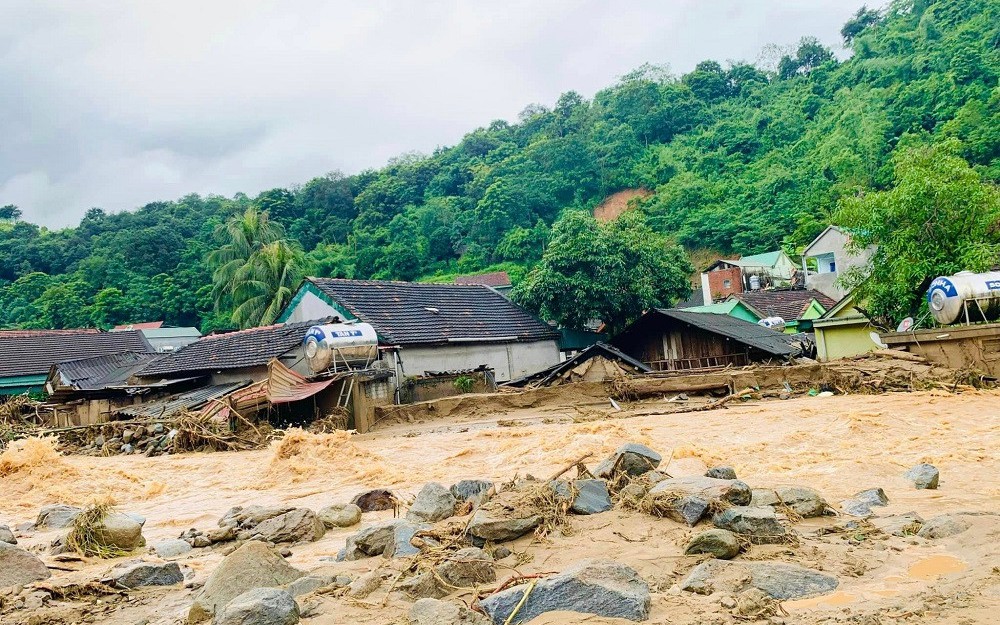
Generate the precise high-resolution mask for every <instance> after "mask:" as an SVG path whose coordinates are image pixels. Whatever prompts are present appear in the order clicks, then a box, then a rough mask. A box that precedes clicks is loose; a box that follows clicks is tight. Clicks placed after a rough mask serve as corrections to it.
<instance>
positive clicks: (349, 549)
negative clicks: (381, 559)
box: [343, 519, 416, 560]
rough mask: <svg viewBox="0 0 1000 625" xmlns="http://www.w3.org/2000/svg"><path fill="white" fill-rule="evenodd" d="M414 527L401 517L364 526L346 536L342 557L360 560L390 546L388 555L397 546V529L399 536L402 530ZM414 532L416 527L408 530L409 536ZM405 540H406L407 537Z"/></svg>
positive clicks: (376, 554)
mask: <svg viewBox="0 0 1000 625" xmlns="http://www.w3.org/2000/svg"><path fill="white" fill-rule="evenodd" d="M415 527H416V526H415V525H414V524H413V523H410V522H409V521H405V520H403V519H390V520H388V521H382V522H381V523H376V524H375V525H371V526H369V527H366V528H364V529H362V530H361V531H359V532H358V533H357V534H354V535H353V536H350V537H348V539H347V544H346V545H345V547H344V552H343V553H344V558H343V559H345V560H360V559H362V558H371V557H373V556H380V555H383V554H384V553H386V550H387V548H389V547H390V546H391V547H392V550H390V551H389V555H392V554H393V552H394V551H395V550H396V548H397V547H398V544H397V530H400V532H401V534H400V536H401V535H402V532H406V531H408V528H415ZM400 528H402V529H400ZM414 532H416V529H413V530H412V531H410V537H412V536H413V533H414ZM406 540H407V542H408V541H409V538H407V539H406Z"/></svg>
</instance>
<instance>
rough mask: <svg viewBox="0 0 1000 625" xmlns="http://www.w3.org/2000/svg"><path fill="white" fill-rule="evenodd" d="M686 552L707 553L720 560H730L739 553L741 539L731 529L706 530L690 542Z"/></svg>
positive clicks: (694, 553) (692, 553)
mask: <svg viewBox="0 0 1000 625" xmlns="http://www.w3.org/2000/svg"><path fill="white" fill-rule="evenodd" d="M684 553H685V554H686V555H689V556H690V555H696V554H706V553H707V554H711V555H713V556H715V557H716V558H719V559H720V560H729V559H731V558H735V557H736V556H738V555H739V553H740V541H739V539H738V538H737V537H736V534H734V533H732V532H730V531H729V530H720V529H711V530H706V531H704V532H702V533H700V534H698V535H697V536H695V537H694V538H692V539H691V540H690V541H689V542H688V544H687V546H686V547H685V548H684Z"/></svg>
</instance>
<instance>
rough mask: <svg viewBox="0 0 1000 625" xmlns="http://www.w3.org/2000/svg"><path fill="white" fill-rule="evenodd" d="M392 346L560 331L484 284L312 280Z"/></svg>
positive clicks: (536, 336)
mask: <svg viewBox="0 0 1000 625" xmlns="http://www.w3.org/2000/svg"><path fill="white" fill-rule="evenodd" d="M310 280H311V281H312V283H313V284H315V285H316V286H317V287H318V288H319V289H320V290H321V291H322V292H323V293H325V294H326V295H327V296H329V297H330V298H331V299H333V300H334V301H335V302H337V303H338V304H340V305H341V306H342V307H344V308H345V309H347V310H348V311H349V312H350V313H351V314H352V315H354V316H356V317H357V318H358V319H360V320H361V321H364V322H365V323H369V324H371V325H372V326H373V327H374V328H375V331H376V332H378V335H379V337H380V338H381V339H382V340H383V341H385V342H387V343H390V344H394V345H407V344H409V345H414V344H439V343H447V342H464V341H477V342H483V343H488V342H500V341H503V342H507V341H541V340H557V339H558V338H559V332H558V331H556V330H555V329H554V328H552V327H551V326H550V325H548V324H547V323H545V322H543V321H541V320H540V319H538V318H537V317H535V316H534V315H532V314H530V313H529V312H528V311H526V310H524V309H523V308H520V307H518V306H517V305H515V304H513V303H511V302H510V300H508V299H507V298H505V297H504V296H502V295H500V294H499V293H497V292H496V291H494V290H492V289H490V288H487V287H485V286H480V285H462V284H421V283H415V282H387V281H379V280H339V279H332V278H310Z"/></svg>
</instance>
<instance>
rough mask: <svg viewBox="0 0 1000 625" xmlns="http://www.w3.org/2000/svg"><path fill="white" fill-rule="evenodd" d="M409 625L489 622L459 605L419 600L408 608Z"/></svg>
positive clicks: (488, 623) (487, 623)
mask: <svg viewBox="0 0 1000 625" xmlns="http://www.w3.org/2000/svg"><path fill="white" fill-rule="evenodd" d="M408 618H409V622H410V625H491V623H490V620H489V619H487V618H486V617H485V616H483V615H482V614H480V613H478V612H473V611H472V610H470V609H468V608H467V607H465V606H464V605H462V604H460V603H451V602H448V601H441V600H439V599H419V600H418V601H417V602H416V603H414V604H413V607H412V608H410V614H409V617H408Z"/></svg>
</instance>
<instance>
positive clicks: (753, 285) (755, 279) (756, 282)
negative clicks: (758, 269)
mask: <svg viewBox="0 0 1000 625" xmlns="http://www.w3.org/2000/svg"><path fill="white" fill-rule="evenodd" d="M750 290H751V291H759V290H760V276H758V275H756V274H754V275H751V276H750Z"/></svg>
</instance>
